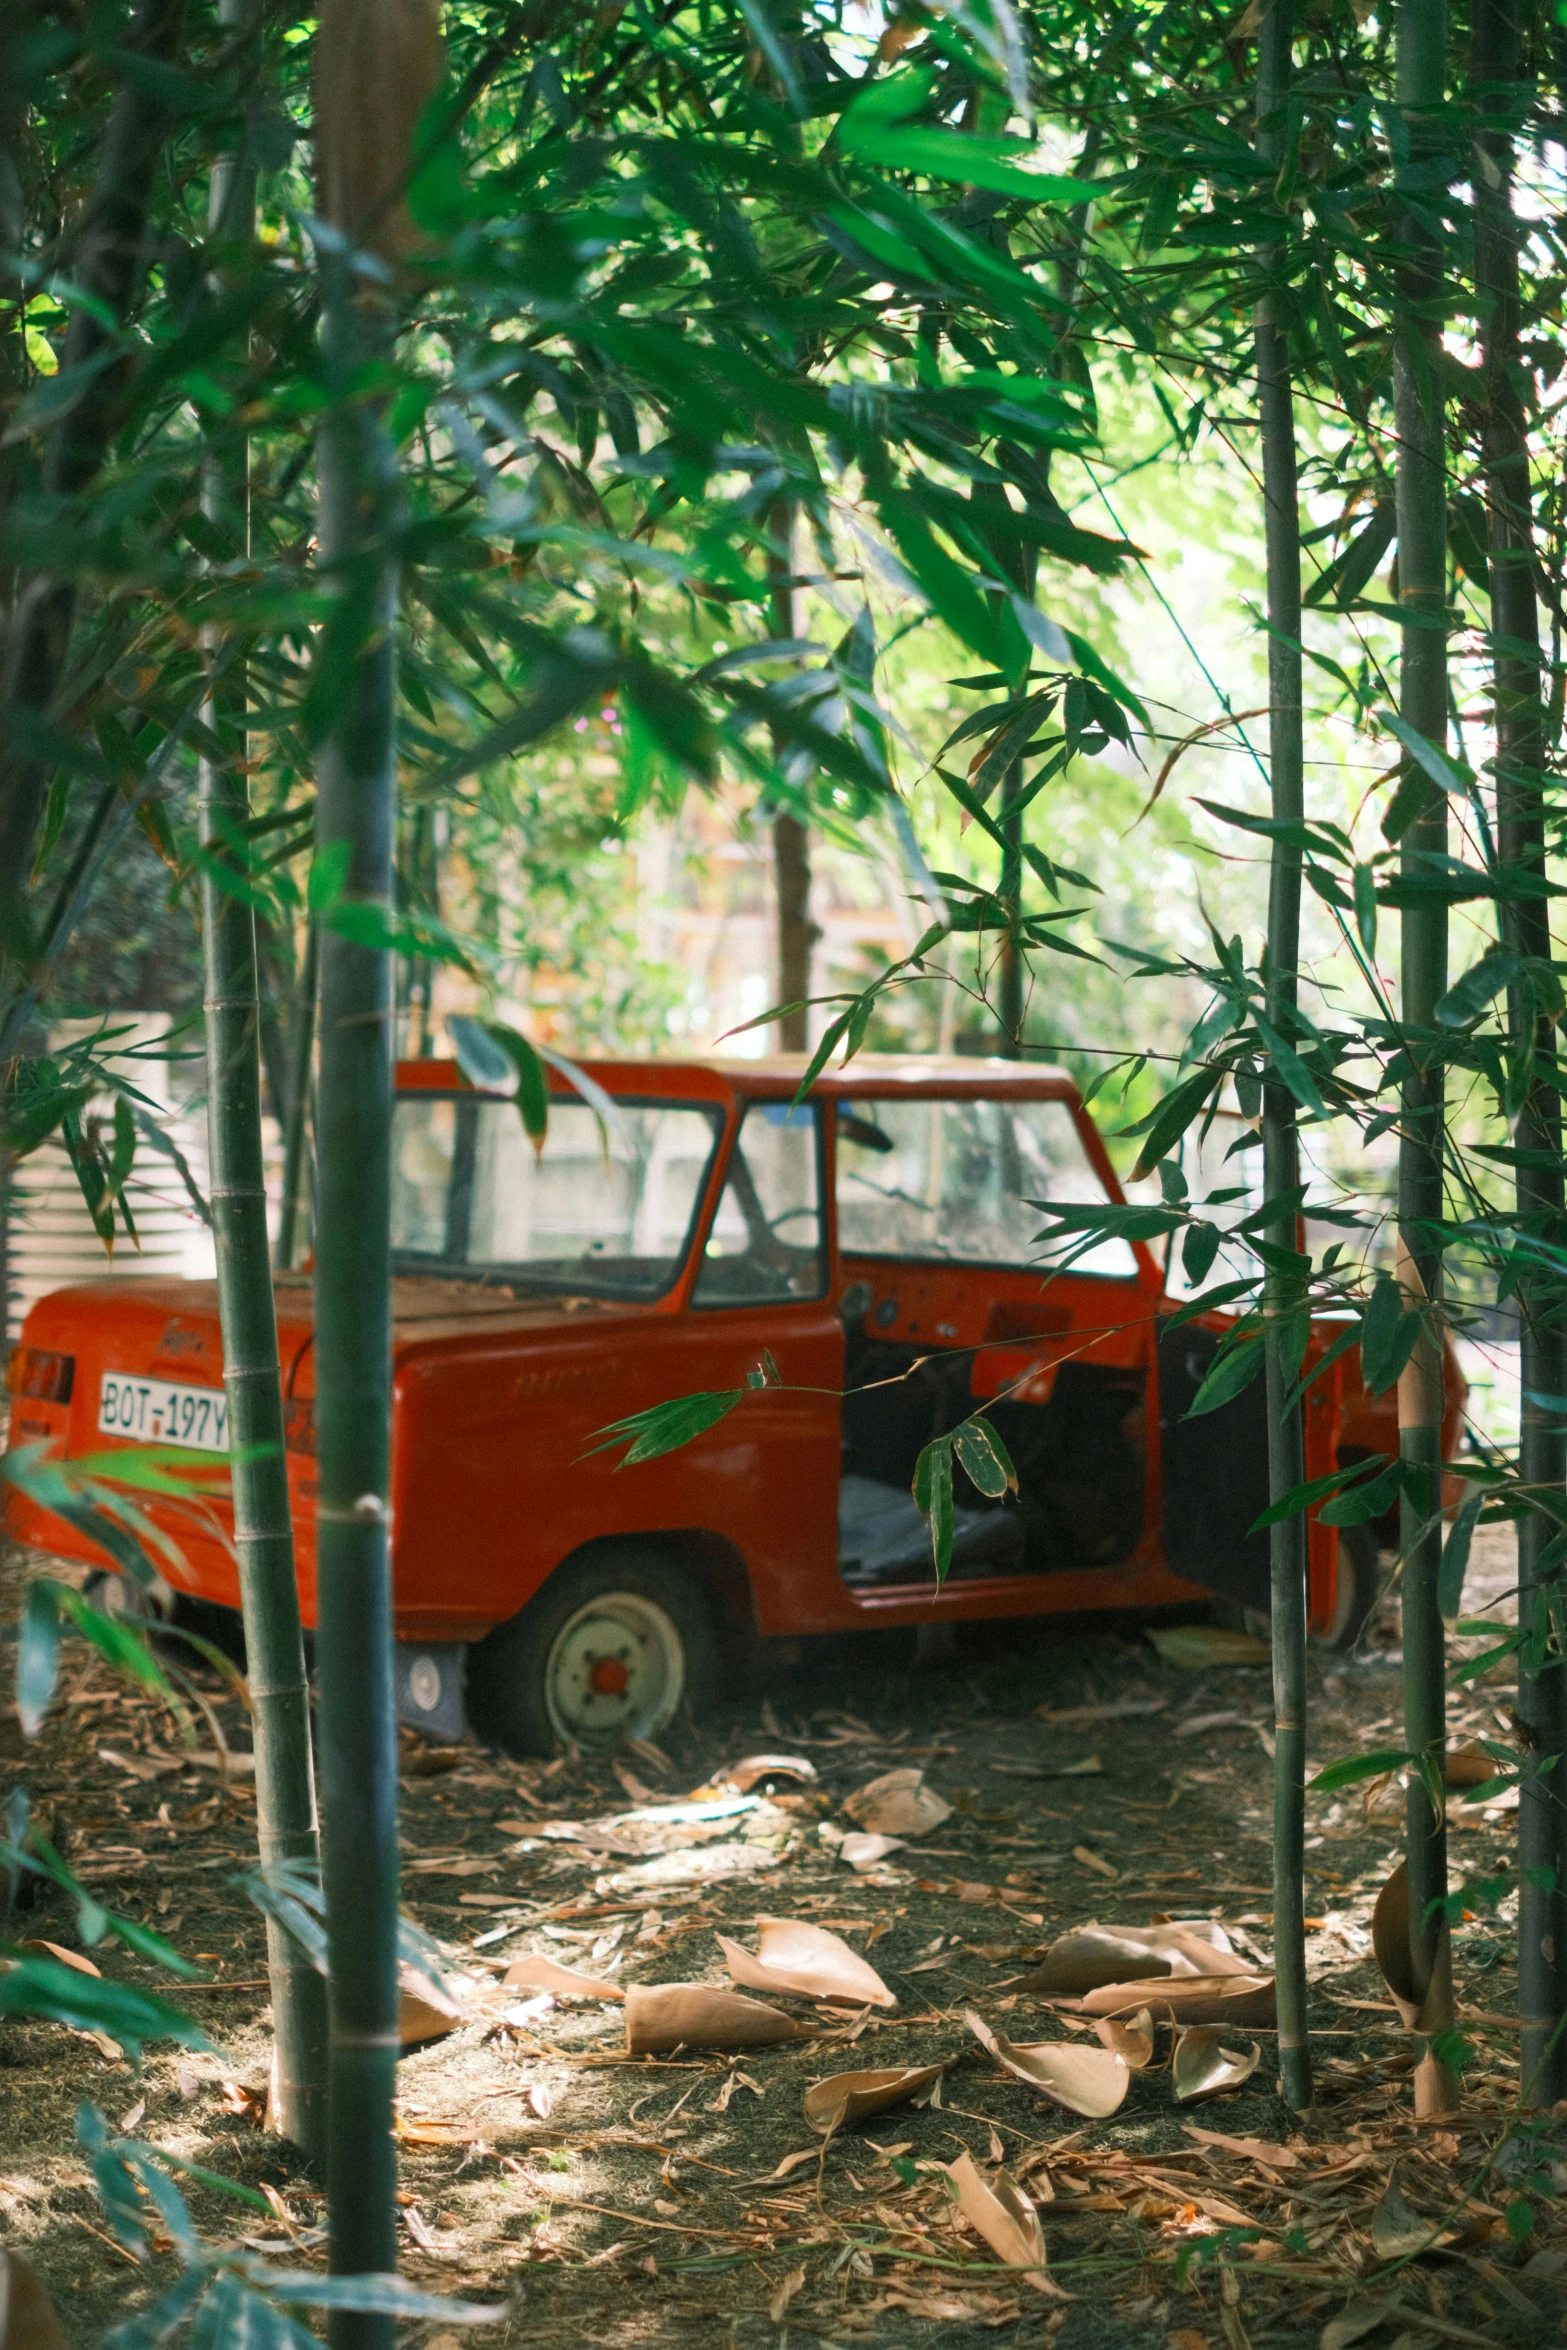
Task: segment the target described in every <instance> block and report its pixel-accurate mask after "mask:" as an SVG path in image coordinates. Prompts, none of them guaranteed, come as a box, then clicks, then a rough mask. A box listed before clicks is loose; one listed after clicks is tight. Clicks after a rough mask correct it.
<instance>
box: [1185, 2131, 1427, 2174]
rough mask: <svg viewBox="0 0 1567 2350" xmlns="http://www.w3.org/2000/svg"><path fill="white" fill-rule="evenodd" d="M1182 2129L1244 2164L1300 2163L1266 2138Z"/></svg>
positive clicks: (1283, 2166)
mask: <svg viewBox="0 0 1567 2350" xmlns="http://www.w3.org/2000/svg"><path fill="white" fill-rule="evenodd" d="M1181 2127H1182V2129H1183V2130H1184V2131H1185V2132H1186V2135H1187V2137H1188V2138H1195V2139H1196V2141H1197V2143H1198V2145H1199V2146H1217V2147H1218V2148H1219V2150H1220V2152H1221V2153H1224V2154H1238V2155H1239V2156H1240V2158H1241V2160H1242V2161H1243V2162H1265V2163H1267V2165H1268V2167H1269V2168H1270V2169H1271V2170H1293V2169H1294V2168H1295V2166H1296V2164H1297V2163H1298V2162H1299V2161H1300V2156H1299V2154H1298V2153H1297V2152H1296V2150H1295V2148H1294V2147H1293V2146H1275V2145H1273V2144H1272V2143H1271V2141H1270V2140H1268V2139H1266V2138H1226V2137H1225V2136H1224V2134H1223V2132H1222V2131H1221V2130H1200V2129H1198V2127H1197V2124H1196V2123H1195V2122H1182V2124H1181ZM1454 2152H1455V2153H1456V2152H1457V2148H1456V2147H1455V2148H1454Z"/></svg>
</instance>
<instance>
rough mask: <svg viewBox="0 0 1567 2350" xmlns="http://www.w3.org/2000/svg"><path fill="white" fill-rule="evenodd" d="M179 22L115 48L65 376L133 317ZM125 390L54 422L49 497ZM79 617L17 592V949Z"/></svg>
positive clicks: (111, 373) (8, 693)
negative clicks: (115, 80) (120, 75)
mask: <svg viewBox="0 0 1567 2350" xmlns="http://www.w3.org/2000/svg"><path fill="white" fill-rule="evenodd" d="M184 21H185V0H140V4H139V6H138V7H137V9H136V11H135V14H134V15H133V16H132V18H131V21H130V23H129V24H128V25H127V26H126V28H125V33H124V37H123V39H122V40H121V42H120V44H119V49H120V53H121V55H122V56H123V57H124V58H125V59H126V61H127V64H128V65H129V66H130V67H131V70H129V71H127V72H126V74H125V78H124V79H123V80H122V82H121V84H120V87H119V90H118V91H117V93H116V95H115V100H114V105H113V108H112V110H111V112H110V116H109V126H108V130H107V132H106V133H105V136H104V142H103V152H102V155H101V156H100V158H99V163H98V172H97V177H96V179H95V180H94V182H93V191H92V194H91V196H90V197H89V199H88V202H87V209H86V212H85V213H84V215H83V217H82V221H81V225H80V228H79V229H78V231H77V235H76V239H75V249H74V253H73V256H72V265H71V267H70V269H69V271H68V274H69V275H70V276H71V277H72V278H73V279H74V281H75V283H76V284H77V285H78V286H79V287H80V288H81V290H82V292H83V293H84V294H86V295H88V296H89V297H91V302H90V304H89V303H82V302H78V303H75V304H73V305H72V309H71V318H70V324H69V326H68V327H67V329H66V336H65V350H64V354H63V357H62V359H61V363H60V365H61V372H62V373H65V372H67V371H68V370H69V369H71V368H73V367H82V366H85V365H86V364H87V363H88V362H89V361H90V360H92V359H95V358H96V357H97V356H98V354H99V353H100V352H101V351H102V350H103V348H104V346H105V344H106V343H107V342H108V341H109V339H110V337H111V334H112V333H113V331H114V329H113V328H111V327H110V326H107V325H105V324H104V323H103V318H102V315H101V313H102V312H103V311H104V310H107V311H108V312H109V313H110V315H111V316H112V317H113V318H114V319H115V320H116V321H119V322H123V321H124V320H125V319H126V318H127V317H128V316H129V315H130V311H131V308H132V305H133V303H134V300H135V296H136V292H137V288H138V287H139V285H140V283H141V277H142V270H143V265H144V262H145V258H146V254H147V250H148V246H147V220H148V208H149V205H150V203H151V200H152V187H153V179H154V176H155V172H156V168H157V162H158V155H159V151H160V149H161V147H162V144H163V141H164V138H165V136H166V134H167V132H168V129H169V126H170V124H171V122H172V121H173V120H174V111H173V108H172V106H171V103H170V100H169V98H168V97H167V95H166V94H160V83H159V81H158V79H157V75H158V70H159V69H160V68H161V67H164V66H169V65H172V64H173V62H174V60H175V58H176V56H177V55H178V51H179V42H180V34H181V31H182V30H183V27H184ZM142 60H145V61H146V62H147V63H148V64H149V65H150V66H151V67H152V69H153V72H152V75H151V76H150V77H149V78H148V79H147V80H145V81H144V80H143V79H142V76H141V74H140V73H139V71H137V70H135V67H136V65H138V64H139V63H140V61H142ZM122 388H123V372H122V368H121V365H120V364H118V363H116V364H114V365H111V366H108V367H105V368H104V369H102V371H101V372H100V373H99V374H98V375H96V376H94V377H93V379H92V381H91V383H90V384H89V386H88V388H87V390H86V391H85V392H84V393H83V395H82V397H81V398H80V399H79V400H78V401H77V402H76V404H75V406H74V407H73V408H71V409H69V410H68V411H67V412H66V414H65V415H63V416H62V417H61V418H60V419H59V421H58V422H57V423H56V424H55V425H54V427H53V429H52V431H51V432H50V434H49V437H48V441H47V443H46V445H45V449H44V456H43V468H42V487H43V490H44V492H45V494H46V495H48V496H52V497H56V498H68V497H74V496H76V495H77V493H78V492H79V491H81V490H83V489H84V488H85V487H86V485H87V483H88V482H89V481H91V479H92V477H93V475H94V474H95V473H96V472H97V471H98V469H99V467H100V466H101V465H102V464H103V461H104V459H105V457H106V456H107V455H108V451H109V443H110V439H111V437H112V435H113V432H114V427H115V423H116V420H117V418H118V415H119V410H120V401H121V395H122ZM75 614H76V588H75V585H74V583H73V582H72V581H70V580H68V579H61V580H57V579H51V578H50V577H49V576H48V575H47V574H44V575H43V576H41V577H39V578H36V579H34V580H33V581H32V582H31V583H30V584H29V586H28V587H27V589H26V590H25V592H24V593H23V595H22V598H21V601H20V603H19V605H18V608H17V612H16V617H15V622H14V624H13V626H12V629H11V635H10V643H9V645H8V647H7V659H6V673H5V705H6V709H7V712H8V723H7V727H6V736H7V744H6V749H5V753H4V756H3V758H0V935H3V936H4V937H5V939H6V942H7V945H8V946H9V947H12V948H14V945H15V942H16V939H17V937H18V935H19V932H18V929H17V924H18V923H19V921H20V918H21V915H22V911H23V908H24V906H25V902H26V897H27V887H28V883H27V875H28V869H29V866H30V864H31V862H32V855H33V843H34V840H35V838H36V836H37V832H38V821H39V817H40V815H41V813H42V810H43V803H44V795H45V792H46V790H47V788H48V781H49V762H48V760H47V758H46V757H45V756H44V754H43V752H42V750H41V748H40V745H39V740H38V721H40V720H41V719H43V718H45V717H46V716H47V714H48V711H49V706H50V703H51V702H52V701H53V699H54V696H55V692H56V690H57V688H58V686H59V683H60V680H61V678H62V677H63V676H64V674H65V666H66V661H67V659H68V657H69V653H70V641H71V627H72V622H73V620H74V618H75Z"/></svg>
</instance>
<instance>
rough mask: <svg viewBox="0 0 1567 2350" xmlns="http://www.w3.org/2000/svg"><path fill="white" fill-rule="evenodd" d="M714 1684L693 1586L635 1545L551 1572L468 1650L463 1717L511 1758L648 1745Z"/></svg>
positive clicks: (707, 1628)
mask: <svg viewBox="0 0 1567 2350" xmlns="http://www.w3.org/2000/svg"><path fill="white" fill-rule="evenodd" d="M716 1677H717V1648H716V1643H715V1639H714V1633H713V1623H712V1618H711V1616H710V1615H709V1613H708V1609H707V1604H706V1602H705V1600H704V1599H703V1596H702V1593H701V1591H700V1589H699V1588H698V1586H697V1584H696V1582H695V1580H694V1579H693V1578H692V1577H691V1576H690V1575H688V1574H686V1573H685V1572H684V1570H683V1569H682V1568H680V1567H677V1566H674V1565H672V1564H671V1563H669V1562H668V1561H666V1560H663V1559H658V1558H650V1557H648V1556H647V1554H646V1553H644V1552H642V1551H636V1550H605V1551H601V1552H599V1553H598V1554H597V1555H596V1556H594V1557H592V1558H585V1559H579V1560H577V1561H576V1562H575V1563H574V1564H573V1565H571V1566H566V1567H562V1568H561V1569H560V1570H559V1572H558V1573H556V1574H554V1575H552V1576H551V1577H550V1579H549V1581H548V1582H547V1583H546V1584H545V1586H544V1588H543V1590H542V1591H540V1592H538V1593H536V1594H535V1596H534V1597H533V1598H532V1599H531V1600H530V1601H529V1602H528V1605H527V1606H526V1607H525V1608H523V1609H522V1610H521V1612H520V1613H519V1614H517V1615H515V1616H512V1617H511V1618H509V1620H508V1621H507V1622H506V1623H504V1624H497V1625H496V1627H495V1629H494V1631H493V1632H491V1633H490V1634H489V1635H488V1637H487V1638H485V1639H484V1640H481V1641H479V1642H478V1643H477V1645H476V1646H475V1647H473V1648H471V1649H470V1650H469V1652H468V1716H469V1719H470V1721H471V1722H472V1723H473V1726H474V1728H475V1729H476V1730H477V1731H478V1733H479V1735H480V1737H481V1738H488V1739H490V1740H492V1741H493V1742H494V1744H496V1745H497V1746H503V1747H504V1748H505V1749H506V1750H507V1752H508V1753H510V1754H515V1755H529V1754H552V1753H553V1752H554V1751H555V1749H556V1747H558V1746H561V1745H565V1744H566V1743H568V1742H570V1743H572V1744H575V1745H577V1746H579V1747H582V1748H584V1749H588V1750H599V1751H601V1750H602V1749H604V1748H606V1747H611V1746H617V1745H619V1743H620V1742H621V1740H622V1739H625V1738H654V1737H656V1736H657V1735H658V1733H659V1731H661V1730H663V1729H666V1728H667V1727H668V1725H669V1723H670V1722H671V1721H673V1719H674V1717H675V1714H676V1712H677V1710H678V1709H679V1707H680V1704H681V1702H682V1700H684V1701H686V1702H687V1703H688V1704H689V1705H691V1706H692V1707H693V1709H695V1710H697V1711H700V1710H701V1707H702V1706H703V1704H704V1703H705V1702H706V1700H707V1699H708V1698H709V1697H710V1695H711V1694H712V1690H713V1686H714V1682H715V1680H716Z"/></svg>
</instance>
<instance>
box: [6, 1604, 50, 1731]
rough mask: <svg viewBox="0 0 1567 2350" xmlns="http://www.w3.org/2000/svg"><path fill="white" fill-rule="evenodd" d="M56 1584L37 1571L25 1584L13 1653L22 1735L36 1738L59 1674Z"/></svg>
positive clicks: (17, 1708) (17, 1705)
mask: <svg viewBox="0 0 1567 2350" xmlns="http://www.w3.org/2000/svg"><path fill="white" fill-rule="evenodd" d="M58 1590H59V1585H58V1584H56V1583H54V1582H53V1581H51V1580H50V1578H49V1577H48V1576H45V1575H41V1576H39V1577H38V1578H37V1579H36V1581H34V1582H32V1583H30V1584H29V1585H28V1587H27V1598H26V1601H25V1603H24V1605H23V1608H22V1630H21V1639H20V1641H19V1643H18V1646H17V1654H16V1711H17V1716H18V1718H19V1720H20V1722H21V1725H22V1736H23V1737H24V1738H36V1737H37V1735H38V1733H39V1731H40V1729H41V1728H42V1727H43V1718H44V1715H45V1714H46V1713H47V1712H48V1710H49V1701H50V1699H51V1698H52V1697H53V1695H54V1690H55V1683H56V1681H57V1680H58V1679H59V1676H60V1608H59V1602H58V1599H57V1596H56V1594H57V1592H58Z"/></svg>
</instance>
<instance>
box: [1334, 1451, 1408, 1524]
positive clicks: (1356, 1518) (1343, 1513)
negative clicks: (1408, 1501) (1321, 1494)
mask: <svg viewBox="0 0 1567 2350" xmlns="http://www.w3.org/2000/svg"><path fill="white" fill-rule="evenodd" d="M1403 1485H1404V1469H1403V1463H1402V1462H1401V1461H1390V1462H1389V1464H1388V1466H1387V1467H1386V1468H1385V1469H1384V1470H1383V1471H1382V1472H1381V1474H1380V1475H1379V1476H1376V1477H1369V1478H1361V1479H1359V1480H1357V1481H1356V1483H1355V1484H1353V1485H1346V1486H1345V1487H1344V1489H1343V1491H1341V1492H1340V1493H1338V1494H1337V1495H1335V1497H1334V1499H1333V1500H1332V1501H1329V1502H1324V1504H1323V1506H1322V1509H1321V1510H1320V1511H1319V1513H1318V1515H1319V1516H1320V1518H1321V1521H1322V1523H1323V1525H1324V1526H1369V1525H1370V1523H1371V1521H1372V1519H1373V1518H1381V1517H1385V1516H1386V1514H1387V1512H1388V1511H1389V1510H1390V1509H1391V1508H1392V1507H1393V1504H1394V1502H1395V1501H1397V1499H1398V1497H1399V1494H1400V1493H1401V1492H1402V1491H1403Z"/></svg>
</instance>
